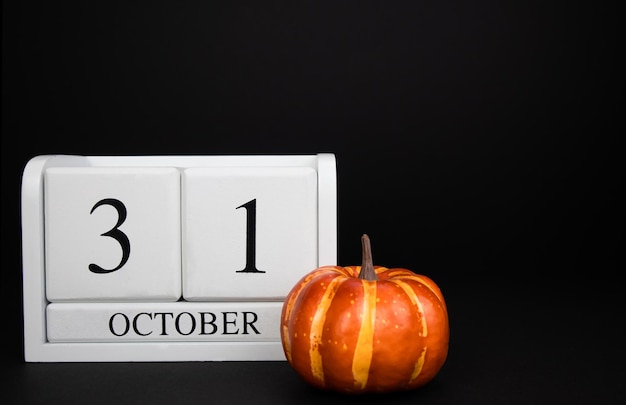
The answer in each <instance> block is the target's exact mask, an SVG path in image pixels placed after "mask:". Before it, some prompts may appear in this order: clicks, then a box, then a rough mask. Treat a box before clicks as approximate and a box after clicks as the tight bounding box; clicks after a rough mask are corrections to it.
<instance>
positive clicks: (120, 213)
mask: <svg viewBox="0 0 626 405" xmlns="http://www.w3.org/2000/svg"><path fill="white" fill-rule="evenodd" d="M101 205H110V206H112V207H113V208H115V209H116V210H117V223H116V224H115V226H114V227H113V228H112V229H111V230H109V231H107V232H105V233H103V234H101V235H100V236H108V237H111V238H113V239H115V240H116V241H117V242H118V243H119V244H120V246H121V247H122V260H121V261H120V263H119V264H118V265H117V267H115V268H114V269H108V270H107V269H103V268H102V267H100V266H98V265H97V264H94V263H91V264H90V265H89V270H90V271H91V272H93V273H98V274H104V273H111V272H114V271H116V270H119V269H121V268H122V266H124V265H125V264H126V262H127V261H128V257H129V256H130V241H129V240H128V237H127V236H126V234H125V233H124V232H122V231H120V230H119V229H118V228H119V227H120V226H121V225H122V224H123V223H124V221H125V220H126V207H125V206H124V203H122V202H121V201H120V200H116V199H114V198H105V199H103V200H100V201H98V202H97V203H96V204H95V205H94V206H93V208H91V211H90V212H89V214H93V212H94V210H95V209H96V208H98V207H99V206H101Z"/></svg>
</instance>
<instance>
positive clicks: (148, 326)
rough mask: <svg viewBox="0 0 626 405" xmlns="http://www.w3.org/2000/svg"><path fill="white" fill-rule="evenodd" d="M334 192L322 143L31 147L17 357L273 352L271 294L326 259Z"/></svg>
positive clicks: (274, 298)
mask: <svg viewBox="0 0 626 405" xmlns="http://www.w3.org/2000/svg"><path fill="white" fill-rule="evenodd" d="M336 196H337V194H336V167H335V157H334V155H332V154H328V153H326V154H324V153H322V154H317V155H284V156H273V155H265V156H257V155H250V156H76V155H43V156H36V157H34V158H32V159H31V160H30V161H29V162H28V164H27V165H26V167H25V168H24V173H23V178H22V201H21V203H22V205H21V208H22V213H21V214H22V218H21V219H22V249H23V252H22V263H23V272H22V274H23V297H24V298H23V299H24V301H23V304H24V356H25V360H26V361H27V362H65V361H67V362H85V361H89V362H93V361H102V362H111V361H226V360H237V361H238V360H242V361H250V360H285V357H284V352H283V349H282V346H281V341H280V311H281V309H282V303H283V299H284V297H285V295H286V294H287V293H288V291H289V290H290V289H291V287H292V286H293V285H294V284H295V283H296V282H297V280H298V279H299V278H300V277H301V276H303V275H304V274H306V273H308V272H309V271H311V270H312V269H314V268H316V267H319V266H320V265H334V264H336V260H337V246H336V243H337V234H336V232H337V228H336V220H337V217H336Z"/></svg>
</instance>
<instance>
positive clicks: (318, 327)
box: [309, 277, 347, 386]
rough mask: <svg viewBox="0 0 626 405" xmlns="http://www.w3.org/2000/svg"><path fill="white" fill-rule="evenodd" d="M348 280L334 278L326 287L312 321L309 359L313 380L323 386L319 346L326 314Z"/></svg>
mask: <svg viewBox="0 0 626 405" xmlns="http://www.w3.org/2000/svg"><path fill="white" fill-rule="evenodd" d="M346 280H347V278H342V277H337V278H333V279H332V280H331V282H330V283H329V284H328V286H327V287H326V291H325V292H324V295H323V296H322V298H321V299H320V302H319V304H318V306H317V310H316V311H315V314H314V315H313V319H312V320H311V322H310V324H311V329H310V331H309V342H310V347H309V357H310V359H311V374H312V375H313V378H315V379H316V380H318V381H319V382H320V384H322V386H323V385H324V384H325V383H324V367H323V359H322V355H321V354H320V350H319V345H320V344H322V333H323V331H324V324H325V323H326V313H327V312H328V308H329V307H330V305H331V304H332V301H333V298H334V296H335V292H336V291H337V289H338V288H339V286H340V285H341V284H342V283H343V282H344V281H346Z"/></svg>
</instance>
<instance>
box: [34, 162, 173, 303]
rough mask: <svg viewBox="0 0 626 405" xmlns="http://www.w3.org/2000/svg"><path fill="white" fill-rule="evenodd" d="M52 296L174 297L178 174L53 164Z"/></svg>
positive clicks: (47, 181) (48, 192)
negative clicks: (57, 165) (54, 165)
mask: <svg viewBox="0 0 626 405" xmlns="http://www.w3.org/2000/svg"><path fill="white" fill-rule="evenodd" d="M44 187H45V192H44V199H45V221H46V225H45V232H46V295H47V298H48V300H49V301H52V302H58V301H77V300H86V301H103V300H105V301H107V300H108V301H110V300H122V301H124V300H155V301H176V300H178V299H179V298H180V295H181V266H180V260H181V253H180V173H179V171H178V170H177V169H175V168H113V167H54V168H49V169H47V170H46V172H45V178H44Z"/></svg>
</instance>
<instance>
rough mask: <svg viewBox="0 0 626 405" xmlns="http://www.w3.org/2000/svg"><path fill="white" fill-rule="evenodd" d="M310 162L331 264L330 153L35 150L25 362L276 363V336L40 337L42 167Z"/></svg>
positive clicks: (25, 189)
mask: <svg viewBox="0 0 626 405" xmlns="http://www.w3.org/2000/svg"><path fill="white" fill-rule="evenodd" d="M58 166H65V167H67V166H79V167H91V166H94V167H121V166H124V167H135V166H138V167H139V166H143V167H145V166H167V167H178V168H181V169H184V168H189V167H241V166H251V167H257V166H268V167H293V166H305V167H312V168H314V169H315V170H316V171H317V174H318V263H319V264H320V265H327V264H330V265H332V264H336V262H337V181H336V161H335V156H334V154H332V153H319V154H316V155H240V156H225V155H223V156H220V155H212V156H198V155H190V156H80V155H41V156H36V157H33V158H32V159H31V160H30V161H29V162H28V163H27V164H26V166H25V168H24V171H23V177H22V195H21V199H22V200H21V209H22V212H21V216H22V218H21V219H22V271H23V304H24V308H23V311H24V358H25V361H26V362H152V361H257V360H258V361H282V360H285V357H284V353H283V349H282V344H281V342H280V341H270V342H267V341H261V342H259V341H256V342H252V341H251V342H242V341H237V342H229V341H221V342H199V341H198V342H196V341H193V342H111V343H103V342H76V343H74V342H72V343H56V342H55V343H52V342H48V340H47V338H46V306H47V304H48V303H49V302H48V301H47V299H46V293H45V251H44V243H45V240H44V195H43V189H44V187H43V174H44V171H45V169H46V168H48V167H58Z"/></svg>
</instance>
